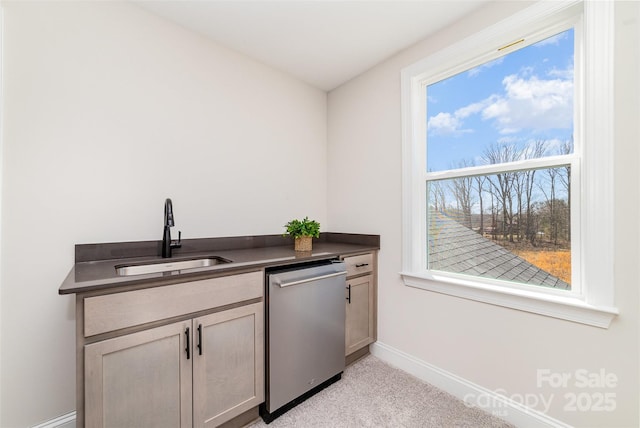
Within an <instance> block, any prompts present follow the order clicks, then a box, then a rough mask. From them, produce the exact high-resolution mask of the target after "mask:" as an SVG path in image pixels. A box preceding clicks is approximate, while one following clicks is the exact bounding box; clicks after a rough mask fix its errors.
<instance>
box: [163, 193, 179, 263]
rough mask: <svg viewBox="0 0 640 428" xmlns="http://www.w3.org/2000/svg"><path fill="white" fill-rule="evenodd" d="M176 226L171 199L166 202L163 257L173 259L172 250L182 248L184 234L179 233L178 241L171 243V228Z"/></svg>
mask: <svg viewBox="0 0 640 428" xmlns="http://www.w3.org/2000/svg"><path fill="white" fill-rule="evenodd" d="M174 225H175V222H174V220H173V204H172V203H171V199H169V198H167V200H166V201H164V234H163V235H162V257H163V258H167V257H171V250H172V249H174V248H180V247H181V246H182V243H181V242H182V232H180V231H178V240H177V241H174V242H172V241H171V228H172V227H173V226H174Z"/></svg>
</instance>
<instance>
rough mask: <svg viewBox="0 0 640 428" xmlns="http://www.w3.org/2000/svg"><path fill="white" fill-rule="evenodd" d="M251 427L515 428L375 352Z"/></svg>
mask: <svg viewBox="0 0 640 428" xmlns="http://www.w3.org/2000/svg"><path fill="white" fill-rule="evenodd" d="M249 427H250V428H264V427H269V428H285V427H296V428H313V427H318V428H319V427H322V428H356V427H358V428H359V427H406V428H418V427H420V428H423V427H438V428H440V427H447V428H453V427H469V428H480V427H500V428H506V427H513V425H511V424H509V423H507V422H505V421H502V420H500V419H498V418H496V417H494V416H492V415H490V414H488V413H486V412H484V411H482V410H480V409H478V408H472V407H469V406H467V405H465V403H464V402H463V401H462V400H459V399H458V398H456V397H454V396H453V395H451V394H449V393H447V392H444V391H442V390H440V389H438V388H436V387H434V386H432V385H430V384H428V383H425V382H423V381H421V380H420V379H418V378H416V377H414V376H412V375H410V374H408V373H406V372H403V371H402V370H399V369H396V368H394V367H391V366H390V365H388V364H386V363H384V362H382V361H381V360H380V359H378V358H376V357H374V356H372V355H369V356H367V357H365V358H363V359H361V360H359V361H357V362H356V363H354V364H352V365H351V366H349V367H347V369H346V370H345V372H344V374H343V375H342V379H341V380H340V381H338V382H336V383H334V384H333V385H331V386H329V387H328V388H326V389H324V390H322V391H320V392H319V393H318V394H316V395H314V396H313V397H311V398H309V399H308V400H306V401H305V402H303V403H301V404H299V405H298V406H297V407H295V408H293V409H291V410H289V411H288V412H287V413H285V414H284V415H282V416H280V417H279V418H277V419H276V420H274V421H273V422H271V423H270V424H269V425H267V424H265V423H264V422H263V421H262V420H260V421H258V422H254V423H253V424H251V425H249Z"/></svg>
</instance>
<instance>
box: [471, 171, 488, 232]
mask: <svg viewBox="0 0 640 428" xmlns="http://www.w3.org/2000/svg"><path fill="white" fill-rule="evenodd" d="M473 180H474V182H475V186H476V190H477V191H478V203H479V204H480V234H481V235H482V234H483V233H484V206H483V200H482V194H483V193H484V185H485V182H486V181H487V177H486V176H484V175H477V176H475V177H473Z"/></svg>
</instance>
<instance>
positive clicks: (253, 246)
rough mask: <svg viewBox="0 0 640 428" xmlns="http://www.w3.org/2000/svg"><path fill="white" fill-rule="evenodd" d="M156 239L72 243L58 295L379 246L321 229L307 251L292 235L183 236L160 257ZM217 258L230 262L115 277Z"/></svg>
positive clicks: (369, 238)
mask: <svg viewBox="0 0 640 428" xmlns="http://www.w3.org/2000/svg"><path fill="white" fill-rule="evenodd" d="M159 245H160V243H159V241H143V242H123V243H107V244H82V245H76V257H75V258H76V263H75V265H74V266H73V268H72V269H71V271H70V272H69V274H68V275H67V277H66V279H65V280H64V282H63V283H62V285H61V286H60V288H59V290H58V292H59V294H75V293H82V292H88V291H98V290H106V289H112V288H121V287H127V289H131V288H132V286H133V288H136V287H139V288H145V287H150V286H162V285H166V284H171V283H176V282H183V281H192V280H199V279H205V278H209V277H214V276H221V275H230V274H234V273H240V272H243V271H244V272H246V271H250V270H254V271H255V270H260V269H263V268H266V267H276V266H286V265H290V264H295V263H304V262H308V261H314V260H322V259H329V258H333V257H336V256H339V255H349V254H358V253H363V252H367V251H373V250H378V249H380V237H379V236H378V235H360V234H344V233H322V234H321V235H320V238H318V239H314V241H313V251H312V252H311V253H296V252H295V251H294V249H293V240H292V239H290V238H284V237H281V236H280V235H261V236H245V237H232V238H202V239H190V240H183V245H182V248H179V249H176V250H174V254H173V257H172V258H171V259H162V258H161V257H160V256H158V255H157V254H159V252H158V248H159ZM211 256H216V257H222V258H224V259H228V260H230V261H231V262H230V263H223V264H218V265H214V266H210V267H202V268H194V269H188V270H183V271H171V272H163V273H150V274H142V275H131V276H119V275H118V274H117V272H116V267H117V266H121V265H135V264H143V263H149V262H163V261H169V260H171V261H179V260H188V259H195V258H204V257H211Z"/></svg>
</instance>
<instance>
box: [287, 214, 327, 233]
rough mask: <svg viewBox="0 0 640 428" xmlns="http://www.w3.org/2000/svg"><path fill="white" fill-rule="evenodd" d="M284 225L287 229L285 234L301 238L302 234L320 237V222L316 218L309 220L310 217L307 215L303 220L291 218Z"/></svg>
mask: <svg viewBox="0 0 640 428" xmlns="http://www.w3.org/2000/svg"><path fill="white" fill-rule="evenodd" d="M284 227H285V228H286V229H287V231H286V232H285V233H284V234H283V236H292V237H294V238H300V237H301V236H311V237H313V238H319V237H320V223H318V222H317V221H315V220H309V217H305V218H304V219H303V220H298V219H294V220H291V221H290V222H289V223H287V224H285V225H284Z"/></svg>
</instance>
